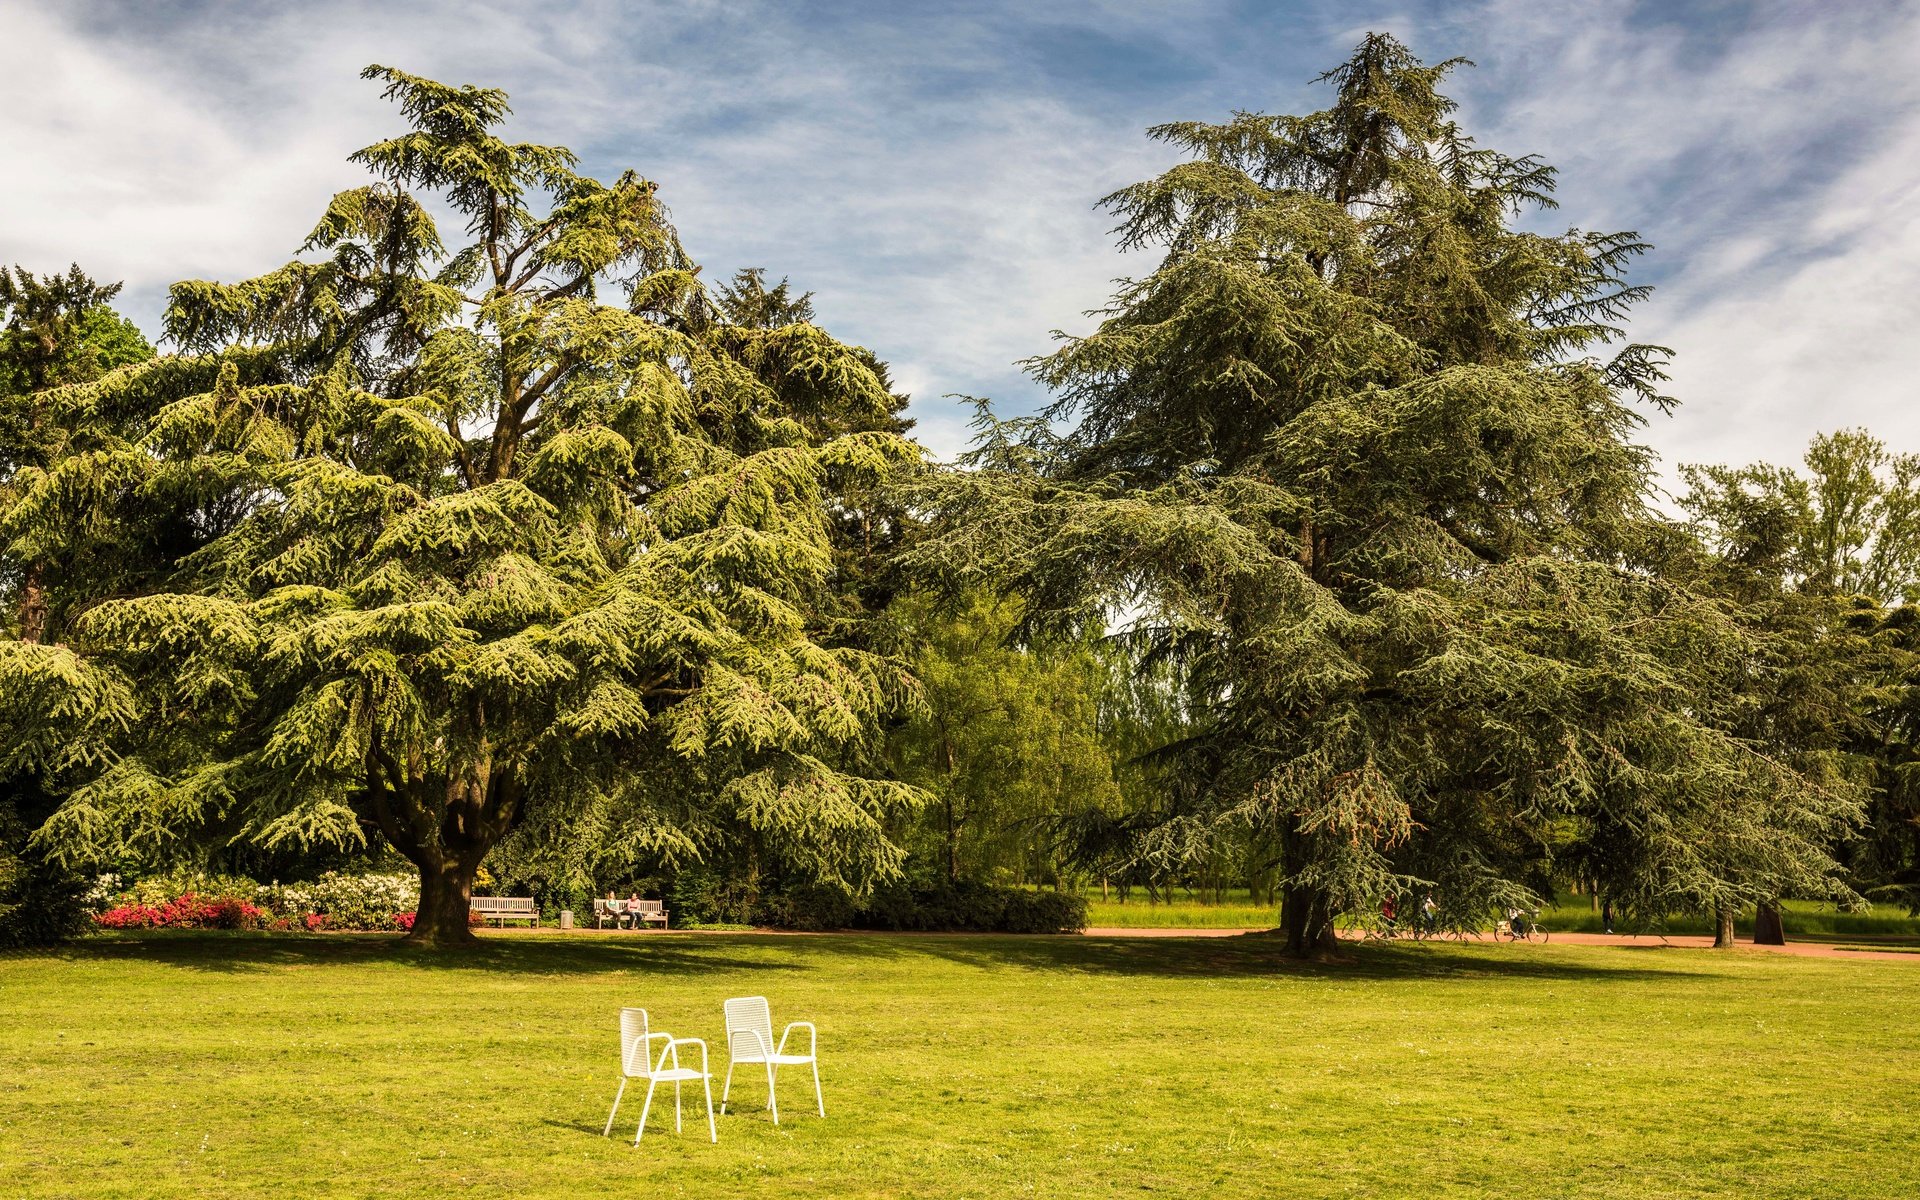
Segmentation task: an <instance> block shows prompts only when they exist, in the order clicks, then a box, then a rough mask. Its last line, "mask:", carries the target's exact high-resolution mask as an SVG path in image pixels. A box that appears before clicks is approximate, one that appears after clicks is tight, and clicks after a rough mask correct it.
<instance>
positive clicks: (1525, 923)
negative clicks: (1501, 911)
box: [1494, 912, 1552, 943]
mask: <svg viewBox="0 0 1920 1200" xmlns="http://www.w3.org/2000/svg"><path fill="white" fill-rule="evenodd" d="M1539 918H1540V914H1539V913H1537V912H1524V913H1515V914H1514V915H1512V916H1510V917H1508V918H1507V920H1506V922H1505V927H1504V928H1503V929H1496V930H1495V931H1494V939H1495V940H1496V941H1497V940H1499V937H1500V935H1501V934H1502V933H1505V934H1506V937H1507V940H1508V941H1510V942H1542V943H1545V942H1547V941H1549V940H1551V936H1552V935H1550V934H1549V933H1548V932H1547V929H1546V926H1544V925H1542V924H1540V920H1539Z"/></svg>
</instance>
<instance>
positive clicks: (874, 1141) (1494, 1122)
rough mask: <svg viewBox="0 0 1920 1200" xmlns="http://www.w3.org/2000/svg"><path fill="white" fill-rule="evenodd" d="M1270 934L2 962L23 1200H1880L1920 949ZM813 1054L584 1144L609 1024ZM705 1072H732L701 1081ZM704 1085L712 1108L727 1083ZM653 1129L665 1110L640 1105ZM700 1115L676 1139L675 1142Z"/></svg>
mask: <svg viewBox="0 0 1920 1200" xmlns="http://www.w3.org/2000/svg"><path fill="white" fill-rule="evenodd" d="M1353 955H1354V957H1353V961H1352V962H1351V963H1347V964H1337V965H1328V966H1300V965H1296V964H1290V963H1286V962H1284V961H1281V960H1279V959H1278V958H1277V957H1276V956H1275V954H1274V948H1273V943H1272V942H1271V941H1270V940H1267V939H1265V938H1236V939H1212V940H1203V939H1145V938H1142V939H1132V940H1118V939H1115V940H1107V939H1098V938H1072V937H1062V938H1043V937H1030V938H1014V937H1005V938H1000V937H965V936H956V937H884V936H859V935H847V936H826V937H778V936H759V935H674V934H648V935H628V936H625V937H617V938H616V937H607V936H594V935H585V934H575V935H571V936H569V935H559V934H555V935H506V936H499V935H495V936H493V937H490V938H489V939H488V942H487V944H486V945H485V946H484V947H483V948H482V949H481V950H479V951H478V952H476V953H473V954H471V955H465V956H462V955H447V954H439V955H416V954H410V953H407V952H404V951H401V950H399V949H398V948H396V947H395V946H394V945H393V944H392V943H391V942H390V941H388V940H386V939H382V938H378V937H373V936H360V937H355V936H320V937H300V936H288V935H278V936H274V935H255V934H224V935H223V934H174V935H164V934H159V935H152V934H150V935H145V936H140V937H121V938H111V939H109V938H100V939H96V940H91V941H88V942H86V943H83V944H82V945H81V946H79V947H77V948H75V949H72V950H70V951H67V952H64V953H61V954H56V955H24V956H23V955H11V956H0V1180H4V1183H0V1191H4V1194H6V1195H9V1196H32V1197H55V1196H57V1197H129V1198H134V1197H138V1198H141V1200H145V1198H149V1197H227V1196H275V1197H282V1196H285V1197H307V1196H380V1197H387V1196H392V1197H417V1196H457V1197H481V1198H490V1197H502V1198H505V1197H567V1198H569V1200H572V1198H578V1197H600V1196H621V1197H630V1196H631V1197H655V1196H680V1195H686V1196H700V1197H736V1196H822V1197H826V1196H832V1197H846V1196H1021V1195H1038V1196H1074V1197H1080V1196H1107V1195H1126V1196H1137V1195H1144V1194H1162V1195H1167V1194H1171V1195H1211V1196H1260V1197H1291V1196H1300V1197H1327V1196H1378V1197H1436V1196H1459V1197H1468V1196H1471V1197H1483V1196H1513V1197H1599V1196H1609V1197H1634V1198H1636V1200H1645V1198H1648V1197H1666V1196H1740V1197H1775V1196H1777V1197H1796V1198H1797V1197H1807V1196H1819V1197H1863V1198H1864V1197H1874V1198H1891V1197H1904V1196H1911V1195H1914V1194H1916V1193H1920V1155H1917V1154H1916V1150H1915V1145H1914V1138H1915V1132H1914V1126H1913V1123H1912V1114H1913V1113H1914V1111H1915V1106H1916V1103H1920V1101H1917V1099H1916V1098H1920V1022H1916V1021H1915V1020H1914V1019H1913V1016H1914V1011H1915V999H1916V997H1920V962H1914V963H1908V962H1899V961H1893V962H1887V961H1864V960H1825V959H1804V958H1785V957H1773V956H1766V955H1762V954H1757V953H1752V952H1735V953H1731V954H1714V953H1712V952H1710V951H1697V950H1673V949H1651V948H1649V949H1615V948H1608V947H1591V946H1568V947H1561V946H1551V945H1549V946H1539V945H1531V946H1530V945H1519V946H1514V945H1499V946H1494V945H1486V944H1482V945H1455V944H1440V945H1404V944H1399V945H1373V944H1369V945H1362V946H1357V947H1355V948H1354V950H1353ZM743 993H765V994H767V995H769V996H771V997H772V998H773V1002H774V1015H775V1019H776V1021H780V1020H784V1019H793V1018H801V1017H810V1018H812V1019H814V1020H815V1021H816V1022H818V1024H819V1026H820V1035H821V1040H822V1047H821V1057H822V1068H821V1070H822V1074H823V1076H824V1078H825V1082H826V1089H827V1112H828V1115H827V1118H826V1119H825V1120H821V1119H820V1118H818V1117H816V1116H814V1115H813V1114H812V1112H811V1107H810V1100H811V1096H810V1095H808V1094H807V1093H808V1089H807V1086H806V1083H805V1077H804V1074H803V1073H802V1072H801V1071H793V1072H791V1073H790V1075H789V1077H788V1079H787V1081H786V1084H787V1086H786V1087H784V1088H783V1089H782V1098H783V1101H784V1105H783V1114H782V1115H783V1118H784V1122H785V1123H784V1124H782V1125H781V1126H780V1127H779V1128H777V1129H776V1128H775V1127H774V1126H773V1125H772V1124H770V1123H769V1121H768V1119H767V1114H766V1112H765V1110H764V1108H763V1101H764V1088H763V1086H762V1085H761V1084H760V1083H759V1081H757V1080H755V1079H753V1078H750V1077H749V1078H746V1079H745V1080H744V1088H743V1091H744V1099H745V1100H746V1101H747V1104H746V1106H745V1107H744V1108H743V1110H742V1111H740V1112H739V1113H737V1114H735V1115H729V1116H726V1117H722V1118H720V1143H719V1145H717V1146H713V1145H709V1144H708V1143H707V1141H706V1137H705V1128H704V1121H703V1120H702V1119H700V1118H699V1117H696V1116H695V1115H694V1114H693V1113H692V1112H689V1114H688V1122H687V1127H686V1132H685V1133H684V1134H683V1135H681V1136H678V1137H676V1136H674V1135H673V1133H672V1132H671V1129H670V1127H668V1126H665V1125H662V1124H661V1123H660V1122H659V1120H658V1118H659V1116H660V1115H661V1114H660V1110H659V1107H658V1104H657V1103H656V1109H655V1117H656V1121H655V1124H654V1127H653V1129H652V1130H651V1131H650V1132H649V1133H648V1135H647V1140H646V1141H645V1142H644V1143H643V1144H642V1145H641V1146H640V1148H639V1149H635V1148H634V1147H633V1145H632V1138H633V1130H634V1121H635V1120H637V1119H638V1117H639V1115H640V1106H639V1096H638V1095H633V1094H631V1089H630V1099H629V1104H628V1106H623V1107H622V1109H621V1120H620V1122H619V1125H618V1126H617V1128H616V1135H617V1136H616V1138H615V1139H613V1140H607V1139H603V1138H602V1137H601V1136H600V1129H601V1125H602V1123H603V1121H604V1120H605V1118H606V1113H607V1106H608V1103H609V1102H610V1100H611V1099H612V1095H613V1091H614V1087H615V1083H616V1072H615V1061H616V1058H617V1051H616V1042H617V1038H616V1033H615V1010H616V1009H617V1008H618V1007H619V1006H620V1005H622V1004H634V1005H644V1006H646V1007H648V1008H650V1009H651V1010H652V1011H653V1013H654V1017H655V1022H656V1025H657V1026H658V1027H662V1028H666V1029H670V1030H673V1031H675V1032H678V1033H682V1034H687V1035H697V1036H704V1037H706V1038H708V1039H710V1040H711V1041H712V1042H714V1043H715V1048H716V1050H717V1051H720V1052H721V1053H724V1051H723V1049H722V1045H723V1043H722V1032H721V1022H720V1002H721V1000H722V998H724V997H726V996H729V995H735V994H743ZM721 1069H724V1068H721ZM717 1091H718V1089H717V1087H716V1096H717ZM666 1115H667V1116H668V1118H669V1119H670V1117H671V1105H670V1104H669V1105H668V1108H667V1114H666ZM696 1126H697V1127H698V1128H697V1131H696Z"/></svg>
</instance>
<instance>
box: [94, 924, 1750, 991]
mask: <svg viewBox="0 0 1920 1200" xmlns="http://www.w3.org/2000/svg"><path fill="white" fill-rule="evenodd" d="M1280 949H1281V943H1280V939H1279V938H1278V937H1277V936H1275V935H1272V934H1247V935H1242V936H1239V937H1227V938H1217V937H1209V938H1172V937H1152V938H1127V937H1074V936H1051V937H1049V936H1040V935H1030V936H1005V935H993V934H874V933H847V934H826V935H820V936H816V937H786V936H777V935H758V934H749V933H741V934H716V935H706V936H701V937H658V938H644V939H634V940H630V941H629V940H624V939H622V940H615V939H609V938H575V937H568V936H561V937H553V938H527V937H513V938H487V939H483V940H482V941H481V943H480V944H479V945H478V946H473V947H468V948H463V949H448V950H417V949H414V948H412V947H408V946H404V945H401V944H400V941H399V938H398V937H397V936H381V935H375V934H368V935H342V934H330V935H320V936H311V937H309V936H301V935H287V934H266V933H255V934H248V933H217V932H206V931H178V932H150V933H139V934H122V935H113V936H100V937H93V938H88V939H86V940H84V941H82V942H79V943H77V944H76V945H74V946H72V947H69V948H68V949H66V950H65V951H62V952H60V953H59V955H58V957H60V958H63V959H66V960H68V961H76V962H78V961H94V962H99V961H138V962H149V963H155V964H159V965H163V966H169V967H175V968H178V969H181V970H189V971H209V972H226V973H244V972H273V971H282V970H294V969H303V968H307V969H324V968H326V967H331V966H393V967H401V968H413V969H418V970H428V971H474V972H482V973H489V974H513V975H552V976H556V977H557V976H569V975H594V974H615V973H627V974H634V975H682V976H692V975H705V974H714V973H719V972H724V971H807V970H812V969H814V968H815V967H816V966H818V965H821V964H822V963H824V962H825V961H826V960H830V959H834V958H847V957H852V958H872V959H881V958H884V959H890V960H908V959H912V958H934V959H939V960H942V961H945V962H950V963H954V964H958V965H962V966H969V967H976V968H983V969H1002V968H1015V969H1024V970H1036V971H1073V972H1083V973H1088V974H1101V975H1136V976H1143V977H1157V978H1175V979H1177V978H1192V979H1221V978H1258V977H1293V978H1300V979H1328V980H1356V979H1361V980H1380V981H1392V980H1425V981H1441V980H1449V979H1458V980H1462V981H1468V980H1475V979H1488V978H1498V979H1538V980H1593V981H1607V980H1620V981H1632V980H1648V979H1662V978H1681V977H1689V978H1699V977H1703V976H1712V975H1716V974H1718V972H1717V971H1715V970H1713V969H1711V968H1710V967H1707V966H1706V965H1705V964H1697V963H1689V965H1688V967H1687V968H1686V969H1668V968H1664V967H1658V966H1652V965H1642V964H1644V963H1645V962H1646V957H1647V956H1646V955H1644V954H1635V955H1633V956H1631V958H1632V965H1627V963H1626V961H1625V960H1623V959H1622V958H1621V957H1618V956H1615V955H1613V954H1609V953H1607V952H1606V951H1607V950H1609V949H1612V948H1611V947H1606V948H1594V947H1582V948H1581V950H1580V951H1579V952H1578V953H1577V954H1576V955H1573V956H1568V955H1565V954H1561V953H1557V952H1542V951H1540V950H1539V949H1538V948H1533V947H1525V946H1514V947H1495V948H1482V947H1462V946H1446V945H1418V946H1416V945H1409V944H1400V943H1394V944H1374V943H1366V944H1359V945H1349V946H1347V947H1346V948H1345V956H1344V957H1343V958H1341V959H1339V960H1337V961H1332V962H1302V961H1298V960H1295V959H1289V958H1286V957H1285V956H1283V955H1282V954H1281V952H1280Z"/></svg>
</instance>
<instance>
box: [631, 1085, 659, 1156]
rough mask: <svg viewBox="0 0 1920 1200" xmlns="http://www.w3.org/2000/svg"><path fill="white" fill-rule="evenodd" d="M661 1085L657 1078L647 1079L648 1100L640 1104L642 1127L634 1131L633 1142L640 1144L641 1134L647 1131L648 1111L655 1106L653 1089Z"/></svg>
mask: <svg viewBox="0 0 1920 1200" xmlns="http://www.w3.org/2000/svg"><path fill="white" fill-rule="evenodd" d="M658 1086H660V1085H659V1083H658V1082H656V1081H655V1080H652V1079H649V1080H647V1102H646V1103H645V1104H642V1105H641V1106H640V1127H639V1128H638V1129H635V1130H634V1131H633V1144H634V1145H636V1146H638V1145H639V1144H640V1138H641V1135H643V1134H645V1133H646V1132H647V1113H648V1112H649V1111H651V1110H652V1108H653V1089H654V1088H656V1087H658Z"/></svg>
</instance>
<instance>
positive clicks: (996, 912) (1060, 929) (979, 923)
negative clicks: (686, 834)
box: [754, 880, 1087, 933]
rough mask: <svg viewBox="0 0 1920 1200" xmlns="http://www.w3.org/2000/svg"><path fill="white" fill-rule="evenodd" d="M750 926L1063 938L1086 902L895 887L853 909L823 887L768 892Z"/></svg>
mask: <svg viewBox="0 0 1920 1200" xmlns="http://www.w3.org/2000/svg"><path fill="white" fill-rule="evenodd" d="M754 922H755V923H756V924H760V925H770V926H773V927H774V928H777V929H801V930H821V929H849V928H851V929H885V930H894V931H910V932H922V933H1070V932H1078V931H1080V930H1082V929H1085V928H1086V926H1087V902H1086V900H1085V899H1084V898H1082V897H1080V896H1077V895H1070V894H1068V893H1065V892H1030V891H1027V890H1026V889H1024V888H1009V887H995V886H994V885H992V884H987V883H974V882H970V881H966V880H962V881H960V882H958V883H944V882H943V883H940V884H936V885H934V886H931V887H912V886H910V885H907V884H896V885H894V886H891V887H885V888H881V889H878V890H877V891H875V892H874V894H873V895H872V896H870V897H869V898H868V899H867V900H866V902H865V903H863V904H859V905H855V904H854V903H853V902H852V901H851V900H849V899H848V898H847V897H846V896H845V895H844V894H842V893H840V892H838V891H834V890H832V889H829V888H820V887H799V888H789V889H784V890H781V891H778V892H775V893H772V894H770V895H768V896H766V897H765V898H763V899H762V900H761V902H760V903H759V904H758V905H756V906H755V908H754Z"/></svg>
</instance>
